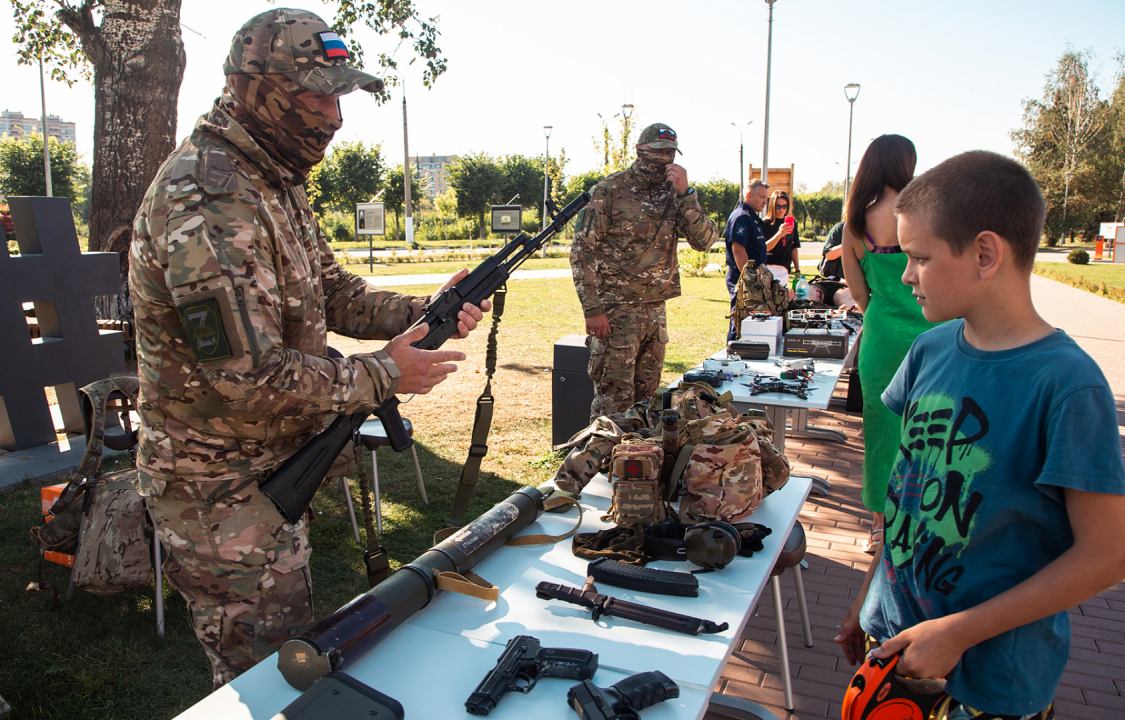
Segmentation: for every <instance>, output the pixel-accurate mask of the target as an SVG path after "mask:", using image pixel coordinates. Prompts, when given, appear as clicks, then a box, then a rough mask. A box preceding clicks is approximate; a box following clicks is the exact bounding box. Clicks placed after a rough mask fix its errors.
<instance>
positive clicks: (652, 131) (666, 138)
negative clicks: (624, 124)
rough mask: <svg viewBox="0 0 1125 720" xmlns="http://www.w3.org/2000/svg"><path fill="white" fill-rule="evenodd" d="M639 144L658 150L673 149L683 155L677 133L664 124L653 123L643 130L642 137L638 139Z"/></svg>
mask: <svg viewBox="0 0 1125 720" xmlns="http://www.w3.org/2000/svg"><path fill="white" fill-rule="evenodd" d="M637 144H638V145H648V146H649V147H650V148H655V149H657V150H664V149H666V148H671V149H672V150H675V151H676V152H678V153H680V154H681V155H683V151H682V150H680V145H679V143H678V142H676V131H675V130H673V129H672V128H670V127H668V126H667V125H665V124H664V123H653V124H652V125H649V126H648V127H646V128H645V129H644V130H641V136H640V137H639V138H637Z"/></svg>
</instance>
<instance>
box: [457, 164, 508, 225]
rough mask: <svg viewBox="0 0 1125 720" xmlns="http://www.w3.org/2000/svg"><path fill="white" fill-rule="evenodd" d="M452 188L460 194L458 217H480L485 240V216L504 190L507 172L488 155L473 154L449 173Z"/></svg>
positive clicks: (458, 195)
mask: <svg viewBox="0 0 1125 720" xmlns="http://www.w3.org/2000/svg"><path fill="white" fill-rule="evenodd" d="M449 185H450V187H452V188H453V190H454V191H455V192H456V194H457V215H458V217H462V218H465V217H476V219H477V221H478V223H479V227H480V237H481V239H484V231H485V227H486V225H485V222H484V216H485V213H487V212H488V208H489V206H490V205H492V203H493V197H494V196H495V195H498V194H499V191H500V190H501V189H502V188H503V186H504V173H503V171H502V170H501V168H500V167H499V166H498V165H497V164H496V161H495V160H494V159H493V158H492V156H491V155H489V154H488V153H483V152H482V153H469V154H467V155H462V156H461V158H460V159H459V160H458V161H457V162H456V163H455V164H454V165H453V167H451V168H450V169H449ZM505 200H507V198H505Z"/></svg>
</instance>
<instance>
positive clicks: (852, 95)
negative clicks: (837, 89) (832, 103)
mask: <svg viewBox="0 0 1125 720" xmlns="http://www.w3.org/2000/svg"><path fill="white" fill-rule="evenodd" d="M844 97H846V98H847V99H848V166H847V167H846V168H844V207H845V208H847V207H848V190H849V189H850V188H851V185H852V114H853V112H854V111H855V99H856V98H857V97H859V83H848V84H847V85H845V86H844Z"/></svg>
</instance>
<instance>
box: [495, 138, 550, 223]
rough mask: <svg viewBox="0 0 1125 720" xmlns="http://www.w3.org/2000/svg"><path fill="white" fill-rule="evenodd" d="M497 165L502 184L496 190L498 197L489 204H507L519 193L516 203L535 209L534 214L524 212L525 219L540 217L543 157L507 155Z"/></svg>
mask: <svg viewBox="0 0 1125 720" xmlns="http://www.w3.org/2000/svg"><path fill="white" fill-rule="evenodd" d="M496 165H497V168H498V169H499V170H500V176H501V180H500V186H499V187H498V188H497V190H496V199H495V200H493V201H492V202H490V203H489V205H493V204H495V205H500V204H506V203H507V202H508V201H509V200H511V199H512V198H513V197H515V196H516V195H519V197H518V198H516V199H515V201H514V204H516V205H522V206H523V207H524V208H526V209H529V210H530V209H535V213H534V216H532V213H530V212H528V213H524V221H525V222H526V221H527V220H528V219H529V218H530V217H534V218H538V217H539V215H540V213H541V210H542V205H543V158H542V157H537V158H530V157H527V156H526V155H505V156H504V157H502V158H500V160H499V162H497V163H496ZM536 226H538V223H536Z"/></svg>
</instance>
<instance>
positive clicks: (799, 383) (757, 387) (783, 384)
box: [749, 377, 809, 400]
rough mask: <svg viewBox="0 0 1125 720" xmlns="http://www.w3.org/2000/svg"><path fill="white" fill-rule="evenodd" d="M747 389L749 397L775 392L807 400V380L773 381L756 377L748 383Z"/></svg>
mask: <svg viewBox="0 0 1125 720" xmlns="http://www.w3.org/2000/svg"><path fill="white" fill-rule="evenodd" d="M749 388H750V394H751V395H761V394H762V393H771V392H776V393H787V394H789V395H796V396H797V397H799V398H800V399H802V400H808V399H809V393H808V389H809V386H808V381H807V380H781V379H777V380H775V379H772V378H763V377H756V378H754V379H753V380H751V381H750V384H749Z"/></svg>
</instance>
